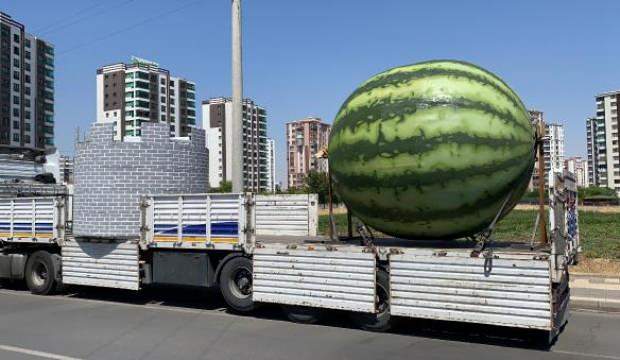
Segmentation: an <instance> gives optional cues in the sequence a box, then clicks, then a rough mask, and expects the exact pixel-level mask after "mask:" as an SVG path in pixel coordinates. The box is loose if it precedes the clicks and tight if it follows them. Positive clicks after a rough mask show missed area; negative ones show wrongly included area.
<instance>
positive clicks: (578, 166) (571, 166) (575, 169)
mask: <svg viewBox="0 0 620 360" xmlns="http://www.w3.org/2000/svg"><path fill="white" fill-rule="evenodd" d="M564 168H565V169H566V170H568V171H570V172H571V173H573V174H575V177H576V178H577V186H578V187H588V186H589V182H588V162H587V161H586V160H585V159H583V158H582V157H581V156H572V157H568V158H566V160H564Z"/></svg>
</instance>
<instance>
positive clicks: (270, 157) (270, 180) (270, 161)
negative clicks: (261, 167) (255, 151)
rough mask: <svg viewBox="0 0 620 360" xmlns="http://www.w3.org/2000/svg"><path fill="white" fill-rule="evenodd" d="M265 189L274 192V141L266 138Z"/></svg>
mask: <svg viewBox="0 0 620 360" xmlns="http://www.w3.org/2000/svg"><path fill="white" fill-rule="evenodd" d="M267 191H269V192H271V193H274V192H276V142H275V140H274V139H267Z"/></svg>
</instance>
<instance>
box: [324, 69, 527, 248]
mask: <svg viewBox="0 0 620 360" xmlns="http://www.w3.org/2000/svg"><path fill="white" fill-rule="evenodd" d="M534 138H535V135H534V129H533V127H532V126H531V124H530V120H529V116H528V112H527V110H526V109H525V107H524V105H523V103H522V102H521V100H520V99H519V97H518V96H517V94H515V92H514V91H513V90H512V89H511V88H510V87H509V86H508V85H506V83H504V82H503V81H502V80H501V79H500V78H499V77H497V76H496V75H494V74H492V73H490V72H489V71H486V70H484V69H482V68H480V67H477V66H475V65H472V64H469V63H466V62H460V61H447V60H445V61H444V60H442V61H428V62H423V63H418V64H414V65H408V66H402V67H397V68H393V69H391V70H388V71H385V72H382V73H380V74H378V75H375V76H373V77H372V78H370V79H369V80H367V81H366V82H365V83H363V84H362V85H361V86H360V87H359V88H358V89H357V90H355V91H354V92H353V94H351V95H350V96H349V98H348V99H347V100H346V101H345V102H344V104H343V105H342V107H341V108H340V110H339V112H338V114H337V115H336V119H335V120H334V124H333V128H332V132H331V135H330V139H329V171H330V174H331V177H332V180H333V184H334V189H335V191H336V193H337V194H338V195H339V196H340V198H341V199H342V200H343V201H344V202H345V204H346V205H347V206H348V207H349V209H350V210H351V212H352V213H353V214H354V215H355V216H357V217H358V218H360V219H361V220H362V221H363V222H364V223H366V224H367V225H370V226H371V227H373V228H375V229H377V230H379V231H381V232H383V233H386V234H388V235H392V236H398V237H402V238H408V239H441V238H458V237H465V236H471V235H475V234H476V233H478V232H480V231H481V230H484V229H485V228H487V227H488V226H489V224H491V222H492V221H493V219H494V218H495V216H496V214H498V213H499V212H500V210H501V209H502V205H503V204H504V203H505V204H506V205H505V206H504V208H503V211H502V214H501V215H502V216H503V215H505V214H507V213H508V212H509V211H510V210H511V209H512V208H513V207H514V205H515V204H516V202H517V201H518V200H519V199H520V197H521V196H522V195H523V192H524V191H525V189H526V188H527V184H528V182H529V180H530V177H531V173H532V169H533V164H534V153H535V147H534Z"/></svg>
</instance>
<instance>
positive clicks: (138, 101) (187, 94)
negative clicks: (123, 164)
mask: <svg viewBox="0 0 620 360" xmlns="http://www.w3.org/2000/svg"><path fill="white" fill-rule="evenodd" d="M97 122H98V123H114V129H115V131H116V139H122V138H123V137H125V136H140V135H141V129H142V123H144V122H162V123H167V124H169V126H170V135H171V136H176V137H186V136H187V135H188V134H189V133H190V127H192V126H195V125H196V85H195V83H194V82H192V81H189V80H186V79H183V78H179V77H173V76H171V75H170V72H169V71H168V70H166V69H162V68H160V67H159V65H158V64H157V63H154V62H152V61H148V60H144V59H140V58H136V57H132V61H131V63H129V64H125V63H118V64H113V65H108V66H104V67H102V68H99V69H97Z"/></svg>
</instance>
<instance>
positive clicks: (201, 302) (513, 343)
mask: <svg viewBox="0 0 620 360" xmlns="http://www.w3.org/2000/svg"><path fill="white" fill-rule="evenodd" d="M2 287H5V288H8V289H12V290H18V291H24V292H26V291H28V290H27V289H26V288H25V286H23V285H21V284H19V283H15V284H4V286H0V288H2ZM33 296H34V295H33ZM60 296H61V297H68V298H74V299H84V300H96V301H104V302H111V303H119V304H129V305H149V306H158V307H163V308H170V309H186V310H198V311H217V312H222V313H233V312H231V311H230V310H228V309H227V307H226V303H225V302H224V299H223V298H222V296H221V294H220V293H219V291H218V290H217V289H215V288H213V289H193V288H178V287H174V288H172V287H171V288H166V287H152V288H146V289H143V290H141V291H137V292H136V291H131V290H119V289H105V288H93V287H82V286H71V287H67V288H66V289H64V290H63V291H62V293H61V294H60ZM326 311H327V314H326V315H327V316H325V317H324V320H323V321H322V322H321V323H319V324H318V325H306V326H333V327H339V328H347V329H355V328H354V327H353V325H352V324H353V322H352V321H350V319H349V317H348V315H349V314H348V313H347V312H345V311H330V310H326ZM233 314H234V313H233ZM243 316H250V317H253V318H257V319H267V320H275V321H289V320H288V319H287V317H286V316H285V315H284V313H283V312H282V311H281V309H280V307H279V306H277V305H271V304H263V305H261V306H260V307H258V308H257V309H256V310H255V311H254V312H252V313H251V314H245V315H243ZM388 333H391V334H395V335H404V336H415V337H424V338H430V339H440V340H447V341H458V342H466V343H478V344H487V345H497V346H507V347H519V348H527V349H537V350H544V351H548V350H549V349H550V346H549V345H548V344H547V333H545V332H541V331H535V330H529V329H516V328H508V327H502V326H491V325H480V324H469V323H462V322H452V321H440V320H427V319H410V318H394V319H393V326H392V329H391V330H390V331H389V332H388Z"/></svg>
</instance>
